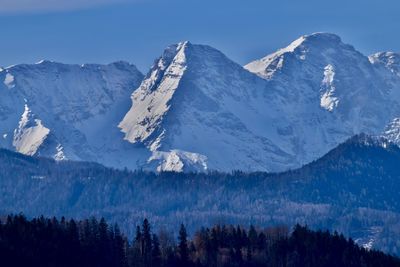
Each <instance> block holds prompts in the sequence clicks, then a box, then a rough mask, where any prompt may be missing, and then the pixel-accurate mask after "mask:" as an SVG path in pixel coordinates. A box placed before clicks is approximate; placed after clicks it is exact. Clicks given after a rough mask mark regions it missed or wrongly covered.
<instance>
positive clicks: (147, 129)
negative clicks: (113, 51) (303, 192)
mask: <svg viewBox="0 0 400 267" xmlns="http://www.w3.org/2000/svg"><path fill="white" fill-rule="evenodd" d="M399 66H400V56H399V55H398V54H396V53H392V52H382V53H377V54H374V55H372V56H370V57H367V56H365V55H363V54H361V53H360V52H358V51H357V50H356V49H355V48H354V47H352V46H351V45H348V44H345V43H343V42H342V40H341V39H340V37H338V36H337V35H334V34H329V33H315V34H311V35H305V36H302V37H300V38H299V39H297V40H295V41H294V42H293V43H291V44H290V45H289V46H288V47H286V48H282V49H280V50H278V51H277V52H275V53H273V54H271V55H267V56H266V57H264V58H262V59H259V60H256V61H253V62H251V63H249V64H247V65H246V66H245V67H243V66H240V65H239V64H237V63H235V62H233V61H232V60H230V59H229V58H227V57H226V56H225V55H224V54H223V53H221V52H220V51H218V50H216V49H214V48H212V47H209V46H205V45H196V44H191V43H190V42H182V43H179V44H176V45H171V46H169V47H168V48H167V49H166V50H165V51H164V53H163V54H162V56H161V57H160V58H159V59H157V60H156V61H155V63H154V65H153V67H152V68H151V69H150V71H149V72H148V74H147V75H146V76H145V77H144V79H143V80H142V78H143V77H142V74H140V72H139V71H138V70H137V69H136V68H135V67H134V66H133V65H129V64H127V63H122V62H118V63H114V64H110V65H83V66H79V65H63V64H58V63H52V62H48V61H45V62H41V63H40V64H36V65H17V66H13V67H9V68H5V69H1V70H0V81H3V83H2V85H0V94H1V95H0V97H1V98H0V121H1V124H0V131H1V132H0V133H1V135H2V140H1V143H0V145H1V146H3V147H6V148H12V149H14V150H16V151H19V152H22V153H25V154H28V155H45V156H51V157H53V158H56V159H82V160H91V161H98V162H101V163H103V164H105V165H108V166H114V167H125V166H126V167H128V168H131V169H134V168H148V169H152V170H168V171H198V170H201V171H203V170H210V169H211V170H221V171H230V170H234V169H240V170H244V171H255V170H260V171H282V170H286V169H290V168H296V167H299V166H301V165H303V164H305V163H308V162H311V161H313V160H315V159H317V158H319V157H321V156H322V155H324V154H325V153H326V152H327V151H329V150H330V149H332V148H333V147H335V146H337V145H338V144H339V143H341V142H343V141H344V140H346V139H347V138H349V137H350V136H353V135H355V134H358V133H361V132H364V133H368V134H372V135H379V134H383V135H384V136H386V137H387V138H388V139H390V140H391V141H394V142H398V143H400V141H399V140H400V138H398V137H397V136H400V134H398V133H400V123H399V122H398V121H399V120H400V72H399ZM132 92H133V93H132Z"/></svg>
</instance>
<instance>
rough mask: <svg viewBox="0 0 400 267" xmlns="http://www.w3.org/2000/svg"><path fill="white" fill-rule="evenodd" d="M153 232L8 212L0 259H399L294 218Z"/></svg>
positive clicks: (181, 265) (174, 263)
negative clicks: (277, 223)
mask: <svg viewBox="0 0 400 267" xmlns="http://www.w3.org/2000/svg"><path fill="white" fill-rule="evenodd" d="M174 227H175V228H179V233H178V235H177V236H174V235H172V234H170V233H168V232H165V231H159V232H156V231H154V230H153V228H152V226H151V225H150V223H149V221H148V220H147V219H145V220H144V221H143V223H142V225H141V226H139V225H138V226H136V233H135V235H134V236H131V237H128V236H126V235H124V234H123V233H121V232H120V230H119V228H118V225H114V226H109V225H108V224H107V222H106V221H105V220H104V219H101V220H100V221H98V220H97V219H96V218H94V217H92V218H90V219H85V220H81V221H75V220H73V219H71V220H66V219H65V218H64V217H62V218H61V220H57V219H56V218H51V219H48V218H44V217H39V218H34V219H32V220H27V219H26V218H25V217H24V216H22V215H18V216H7V218H5V220H4V222H2V223H0V258H1V262H2V265H4V266H48V267H56V266H57V267H58V266H68V267H75V266H97V267H102V266H104V267H108V266H114V267H161V266H165V267H167V266H171V267H202V266H204V267H213V266H215V267H217V266H221V267H222V266H223V267H239V266H241V267H264V266H265V267H267V266H268V267H275V266H276V267H278V266H279V267H280V266H286V267H292V266H293V267H298V266H309V267H313V266H315V267H317V266H318V267H325V266H326V267H328V266H332V267H333V266H334V267H342V266H343V267H345V266H352V267H358V266H359V267H368V266H371V267H379V266H382V267H392V266H393V267H395V266H400V260H399V259H398V258H394V257H391V256H388V255H385V254H383V253H382V252H378V251H368V250H366V249H364V248H360V247H359V246H357V245H356V244H355V243H354V241H353V240H351V239H350V240H348V239H346V238H344V237H343V236H342V235H339V234H337V233H334V234H330V233H329V232H322V231H317V232H314V231H311V230H309V229H308V228H307V227H303V226H300V225H296V226H295V227H294V229H293V230H291V231H289V230H288V229H287V228H284V227H270V228H260V229H257V228H255V227H254V226H250V228H248V229H247V228H243V227H240V226H232V225H215V226H213V227H211V228H204V227H203V228H200V229H197V230H196V231H195V233H194V235H193V238H190V237H189V236H188V234H187V232H186V228H185V226H184V225H183V224H181V225H180V226H179V225H174Z"/></svg>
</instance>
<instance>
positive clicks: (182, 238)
mask: <svg viewBox="0 0 400 267" xmlns="http://www.w3.org/2000/svg"><path fill="white" fill-rule="evenodd" d="M178 241H179V244H178V252H179V257H180V263H181V266H186V265H187V263H188V261H189V253H188V243H187V233H186V228H185V226H184V225H183V224H181V227H180V229H179V236H178Z"/></svg>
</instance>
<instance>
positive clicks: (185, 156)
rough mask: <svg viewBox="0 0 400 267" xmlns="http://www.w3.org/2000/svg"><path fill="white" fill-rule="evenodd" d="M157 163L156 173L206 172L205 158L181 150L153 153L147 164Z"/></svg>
mask: <svg viewBox="0 0 400 267" xmlns="http://www.w3.org/2000/svg"><path fill="white" fill-rule="evenodd" d="M152 161H155V162H157V163H159V165H158V166H157V171H159V172H161V171H175V172H182V171H206V170H207V157H206V156H204V155H200V154H198V153H191V152H187V151H181V150H171V151H170V152H164V151H155V152H153V155H152V156H151V157H150V159H149V161H148V162H149V163H151V162H152Z"/></svg>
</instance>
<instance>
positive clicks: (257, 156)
mask: <svg viewBox="0 0 400 267" xmlns="http://www.w3.org/2000/svg"><path fill="white" fill-rule="evenodd" d="M269 98H270V95H269V93H268V88H267V87H266V83H265V82H264V81H263V80H262V79H260V78H259V77H257V76H256V75H254V74H252V73H250V72H248V71H246V70H245V69H243V67H242V66H240V65H238V64H237V63H235V62H233V61H231V60H230V59H228V58H227V57H226V56H225V55H224V54H222V53H221V52H219V51H218V50H216V49H214V48H211V47H209V46H204V45H194V44H191V43H189V42H184V43H180V44H178V45H174V46H170V47H168V48H167V49H166V50H165V52H164V54H163V55H162V57H161V58H160V59H159V60H157V61H156V63H155V64H154V66H153V68H152V69H151V71H150V72H149V74H148V75H147V76H146V78H145V79H144V81H143V82H142V84H141V86H140V87H139V88H138V89H137V90H136V91H135V92H134V93H133V95H132V101H133V105H132V108H131V109H130V111H129V112H128V113H127V114H126V116H125V118H124V119H123V120H122V122H121V124H120V127H121V129H122V131H123V132H124V133H125V139H126V140H127V141H129V142H131V143H144V144H145V145H146V146H147V147H148V148H149V149H150V150H151V151H152V152H153V156H152V157H151V159H150V165H154V166H156V167H158V169H163V170H182V169H183V170H186V169H189V170H191V169H193V168H194V169H197V170H198V169H203V170H204V169H219V170H232V169H236V168H238V169H244V170H270V169H273V170H277V169H284V168H285V167H286V166H288V165H289V164H290V162H291V159H292V157H291V155H289V154H287V153H285V152H284V150H283V149H282V148H281V147H279V146H277V145H276V144H274V143H272V142H271V140H270V139H268V138H266V136H268V132H270V131H271V130H272V128H273V127H271V125H269V126H267V125H268V124H265V123H266V122H269V121H270V119H269V118H270V117H271V114H270V113H273V112H275V111H274V110H273V109H272V107H269V108H268V107H266V106H265V104H266V103H268V99H269Z"/></svg>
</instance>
